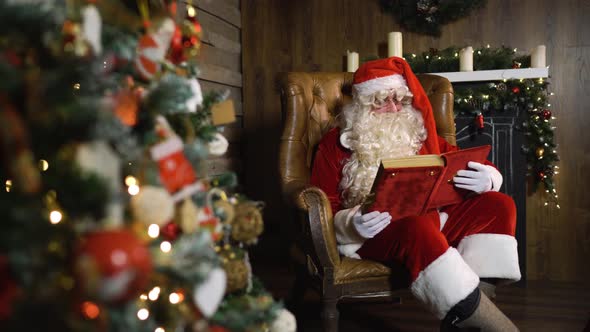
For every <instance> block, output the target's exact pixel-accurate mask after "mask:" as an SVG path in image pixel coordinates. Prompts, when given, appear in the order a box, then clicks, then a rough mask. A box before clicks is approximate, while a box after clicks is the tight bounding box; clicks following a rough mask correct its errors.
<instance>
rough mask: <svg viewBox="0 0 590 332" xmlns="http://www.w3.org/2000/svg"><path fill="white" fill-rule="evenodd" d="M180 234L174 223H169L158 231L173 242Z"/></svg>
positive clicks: (180, 231)
mask: <svg viewBox="0 0 590 332" xmlns="http://www.w3.org/2000/svg"><path fill="white" fill-rule="evenodd" d="M181 233H182V230H181V229H180V227H179V226H178V224H176V223H175V222H172V221H171V222H169V223H167V224H166V225H164V226H163V227H162V228H161V229H160V234H162V236H163V237H164V238H165V239H166V240H168V241H174V240H176V238H177V237H178V236H179V235H180V234H181Z"/></svg>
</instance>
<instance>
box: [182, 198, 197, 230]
mask: <svg viewBox="0 0 590 332" xmlns="http://www.w3.org/2000/svg"><path fill="white" fill-rule="evenodd" d="M179 210H180V211H179V215H178V219H179V224H180V227H182V230H183V231H184V232H185V233H192V232H194V231H196V230H197V229H198V228H199V223H198V222H197V216H198V214H199V210H198V209H197V207H196V206H195V203H193V200H192V199H190V198H185V200H184V201H183V202H182V205H181V206H180V209H179Z"/></svg>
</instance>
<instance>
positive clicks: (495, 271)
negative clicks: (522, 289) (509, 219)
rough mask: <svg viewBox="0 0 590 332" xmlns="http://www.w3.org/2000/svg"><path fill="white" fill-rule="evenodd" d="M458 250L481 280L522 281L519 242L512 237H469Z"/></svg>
mask: <svg viewBox="0 0 590 332" xmlns="http://www.w3.org/2000/svg"><path fill="white" fill-rule="evenodd" d="M457 249H458V250H459V252H460V253H461V255H462V256H463V259H464V260H465V262H467V264H469V266H470V267H471V268H472V269H473V271H475V273H477V275H478V276H479V277H480V278H500V279H507V280H510V281H518V280H520V268H519V266H518V250H517V242H516V239H515V238H514V237H513V236H511V235H505V234H474V235H469V236H466V237H465V238H463V240H461V242H460V243H459V246H458V248H457Z"/></svg>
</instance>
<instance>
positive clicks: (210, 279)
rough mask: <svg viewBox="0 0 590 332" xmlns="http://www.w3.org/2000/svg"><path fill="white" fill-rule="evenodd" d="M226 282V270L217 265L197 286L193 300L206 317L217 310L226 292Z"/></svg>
mask: <svg viewBox="0 0 590 332" xmlns="http://www.w3.org/2000/svg"><path fill="white" fill-rule="evenodd" d="M226 282H227V277H226V274H225V270H223V269H222V268H219V267H216V268H214V269H213V270H211V272H209V274H208V275H207V278H206V279H205V280H204V281H203V282H202V283H200V284H199V285H197V287H195V289H194V291H193V300H194V302H195V305H196V306H197V308H198V309H199V310H200V311H201V313H202V314H203V315H204V316H205V317H207V318H209V317H211V316H212V315H213V314H214V313H215V311H217V308H218V307H219V304H220V303H221V300H222V299H223V296H224V294H225V288H226Z"/></svg>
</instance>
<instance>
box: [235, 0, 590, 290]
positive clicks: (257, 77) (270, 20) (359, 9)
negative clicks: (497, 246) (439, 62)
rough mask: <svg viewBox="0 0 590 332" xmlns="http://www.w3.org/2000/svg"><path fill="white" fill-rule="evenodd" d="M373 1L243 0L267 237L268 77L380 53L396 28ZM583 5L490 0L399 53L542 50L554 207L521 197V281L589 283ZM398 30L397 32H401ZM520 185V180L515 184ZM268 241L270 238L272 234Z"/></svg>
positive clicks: (588, 116)
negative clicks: (350, 55)
mask: <svg viewBox="0 0 590 332" xmlns="http://www.w3.org/2000/svg"><path fill="white" fill-rule="evenodd" d="M378 2H379V1H377V0H370V1H356V0H322V1H314V0H298V1H290V0H243V1H242V7H241V8H242V24H243V25H242V39H243V45H244V53H243V68H244V107H243V109H244V133H245V137H244V140H245V143H246V150H245V151H246V152H247V153H246V156H247V158H246V165H245V167H246V180H247V181H246V183H247V190H248V191H249V192H250V195H251V196H253V197H256V198H257V199H263V200H265V201H266V202H267V211H266V215H265V218H266V219H267V225H268V226H269V227H267V228H270V229H271V233H267V235H266V236H267V237H268V236H278V237H280V236H284V235H285V234H284V233H285V232H281V230H282V229H285V228H287V225H284V224H283V223H282V221H283V220H284V219H285V216H284V212H283V211H284V210H283V207H282V205H281V204H282V203H281V199H280V196H279V189H278V188H279V185H278V180H277V177H278V175H277V170H276V164H277V159H276V158H277V153H278V145H277V143H278V139H279V135H280V130H281V123H280V121H281V119H280V102H279V96H278V93H277V91H278V89H277V87H276V83H275V82H276V77H277V74H278V73H279V72H284V71H341V70H343V69H344V68H345V63H346V62H345V57H344V56H345V54H346V50H347V49H349V50H355V51H358V52H359V53H360V57H361V59H363V57H365V56H368V55H381V56H383V55H384V52H385V50H386V48H385V47H384V46H385V45H386V40H387V38H386V34H387V32H389V31H396V30H400V29H399V28H398V26H397V24H396V23H395V22H394V21H393V19H392V18H391V17H390V16H389V15H387V14H384V13H382V12H381V11H380V8H379V4H378ZM588 17H590V2H589V1H587V0H564V1H559V2H556V1H550V0H520V1H510V0H489V1H488V2H487V7H486V8H483V9H481V10H478V11H476V12H474V13H473V14H472V15H471V16H470V17H468V18H464V19H462V20H460V21H457V22H454V23H453V24H450V25H448V26H445V27H444V28H443V33H442V36H441V37H440V38H433V37H427V36H423V35H417V34H414V33H406V32H404V50H405V51H406V52H421V51H425V50H428V49H429V48H438V49H443V48H445V47H448V46H453V45H454V46H463V45H473V46H482V45H486V44H488V43H489V44H490V45H492V46H495V47H497V46H501V45H506V46H510V47H516V48H518V49H520V50H528V49H530V48H532V47H534V46H536V45H538V44H546V45H547V63H548V64H549V65H550V66H551V68H550V74H551V83H552V85H551V91H553V92H554V93H555V94H556V95H555V96H554V98H553V100H552V108H553V110H554V114H555V116H556V117H557V120H556V121H555V123H556V126H557V130H556V141H557V143H558V144H559V148H558V149H559V153H560V155H561V162H560V164H559V166H560V171H561V173H560V174H559V175H558V176H557V181H556V184H557V188H558V194H559V199H560V201H561V203H560V204H561V210H556V209H554V208H545V207H544V206H543V203H544V199H543V197H542V195H541V194H540V193H537V194H535V195H532V196H530V197H528V199H527V243H526V244H524V243H521V244H520V245H526V246H527V264H528V265H527V272H528V277H529V279H552V280H560V281H585V282H587V281H588V280H590V264H588V263H587V262H588V257H590V190H588V188H587V187H588V186H590V130H588V127H589V126H590V107H589V106H588V105H590V94H588V91H589V90H590V24H588V22H587V18H588ZM402 31H403V30H402ZM523 181H524V180H523ZM272 229H274V230H275V233H273V232H272ZM273 234H275V235H273Z"/></svg>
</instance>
